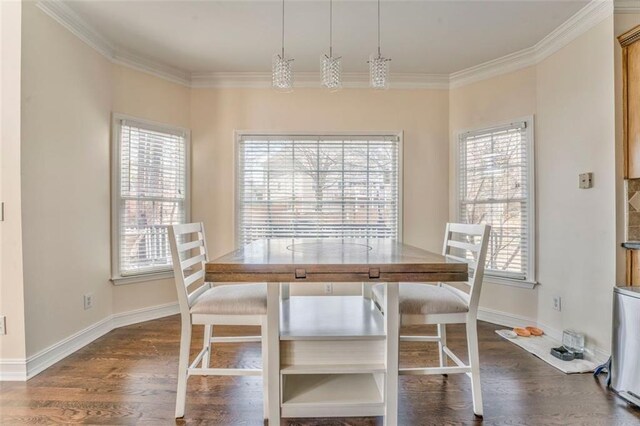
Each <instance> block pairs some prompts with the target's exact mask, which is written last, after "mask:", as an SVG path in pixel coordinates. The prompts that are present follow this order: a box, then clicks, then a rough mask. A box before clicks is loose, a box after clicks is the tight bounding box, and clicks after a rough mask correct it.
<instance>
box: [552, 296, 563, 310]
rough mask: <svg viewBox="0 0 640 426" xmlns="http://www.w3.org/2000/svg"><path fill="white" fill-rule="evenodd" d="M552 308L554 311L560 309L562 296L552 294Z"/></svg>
mask: <svg viewBox="0 0 640 426" xmlns="http://www.w3.org/2000/svg"><path fill="white" fill-rule="evenodd" d="M553 309H555V310H556V311H558V312H559V311H562V297H560V296H553Z"/></svg>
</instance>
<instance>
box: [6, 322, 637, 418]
mask: <svg viewBox="0 0 640 426" xmlns="http://www.w3.org/2000/svg"><path fill="white" fill-rule="evenodd" d="M497 328H499V327H497V326H494V325H491V324H487V323H480V360H481V365H482V386H483V396H484V410H485V416H484V424H491V425H493V424H500V425H503V424H508V425H555V424H557V425H566V424H579V425H627V424H628V425H631V424H636V425H637V424H640V410H638V409H636V408H633V407H630V406H628V405H627V404H626V403H625V402H623V401H622V400H620V399H619V398H617V397H616V396H615V395H613V394H612V393H611V392H610V391H608V390H607V389H606V388H605V386H604V385H603V383H602V382H603V380H604V379H600V380H596V379H594V378H593V377H592V376H591V375H590V374H580V375H565V374H562V373H561V372H559V371H557V370H555V369H554V368H552V367H550V366H548V365H547V364H545V363H544V362H543V361H541V360H539V359H538V358H535V357H534V356H532V355H530V354H528V353H527V352H525V351H523V350H522V349H520V348H518V347H516V346H515V345H512V344H510V343H508V342H506V341H504V340H502V339H501V338H500V337H498V336H497V335H496V334H495V333H494V330H496V329H497ZM448 330H449V333H448V335H449V346H451V347H452V348H453V349H454V350H458V352H459V353H461V354H463V353H464V348H465V340H464V334H463V328H462V327H458V326H450V327H449V328H448ZM196 332H197V334H196V335H197V336H199V339H195V338H194V342H193V347H192V352H193V353H194V354H195V353H196V352H197V350H198V349H199V348H200V342H201V339H202V338H201V332H200V329H199V330H196ZM255 332H256V330H255V329H254V330H251V329H247V328H239V327H235V328H234V327H217V328H216V333H217V334H219V335H230V334H240V333H247V334H252V333H255ZM403 332H404V333H412V332H415V329H408V330H403ZM179 333H180V328H179V317H178V316H173V317H169V318H164V319H161V320H156V321H149V322H146V323H142V324H137V325H133V326H129V327H124V328H120V329H117V330H114V331H112V332H111V333H109V334H107V335H105V336H104V337H102V338H100V339H99V340H97V341H95V342H94V343H92V344H90V345H88V346H87V347H85V348H83V349H82V350H80V351H78V352H76V353H75V354H73V355H71V356H69V357H68V358H66V359H64V360H63V361H61V362H59V363H58V364H56V365H54V366H53V367H51V368H49V369H48V370H46V371H45V372H43V373H41V374H39V375H38V376H36V377H34V378H33V379H31V380H29V381H28V382H27V383H10V382H5V383H0V386H1V389H0V423H1V424H2V425H18V424H64V423H86V424H110V425H128V424H141V425H169V424H175V423H178V424H196V425H199V424H207V425H259V424H262V423H263V421H262V384H261V379H260V378H259V377H192V378H191V379H189V389H188V396H187V412H186V416H185V418H184V419H183V420H179V421H175V420H174V419H173V411H174V404H175V387H176V372H177V357H178V339H179ZM462 358H463V359H466V357H462ZM214 359H215V361H214V362H213V364H214V365H215V366H220V367H222V366H232V365H245V366H259V365H260V364H261V362H260V347H259V344H242V345H241V344H226V345H222V346H218V348H217V349H215V350H214ZM400 360H401V365H403V366H410V365H420V361H422V365H424V362H430V363H435V362H437V358H436V351H435V345H433V344H431V345H429V344H420V343H410V344H404V343H403V344H402V346H401V357H400ZM473 423H480V421H479V420H477V419H476V418H475V417H474V415H473V412H472V409H471V391H470V386H469V381H468V379H466V377H463V376H460V375H458V376H449V377H448V378H444V377H440V376H433V377H420V376H405V377H401V378H400V424H401V425H442V424H473ZM283 424H288V425H332V426H333V425H375V424H382V419H381V418H362V419H353V418H350V419H295V420H292V419H288V420H283Z"/></svg>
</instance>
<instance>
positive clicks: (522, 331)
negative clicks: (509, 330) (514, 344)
mask: <svg viewBox="0 0 640 426" xmlns="http://www.w3.org/2000/svg"><path fill="white" fill-rule="evenodd" d="M513 332H514V333H516V334H517V335H518V336H520V337H530V336H531V332H530V331H529V330H527V329H526V328H524V327H515V328H514V329H513Z"/></svg>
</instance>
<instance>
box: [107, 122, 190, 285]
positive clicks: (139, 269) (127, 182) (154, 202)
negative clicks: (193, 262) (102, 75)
mask: <svg viewBox="0 0 640 426" xmlns="http://www.w3.org/2000/svg"><path fill="white" fill-rule="evenodd" d="M113 133H114V144H113V145H114V155H113V168H112V173H113V186H112V204H113V212H112V222H113V243H112V246H113V247H112V250H113V254H112V257H113V259H112V264H113V271H112V279H113V280H114V282H118V281H123V282H126V281H127V278H129V279H130V278H131V277H140V276H145V275H149V274H157V273H160V272H166V271H170V270H171V251H170V248H169V234H168V227H169V225H172V224H176V223H185V222H187V220H188V219H189V185H188V176H189V175H188V168H189V167H188V158H189V132H188V131H187V130H184V129H180V128H174V127H169V126H164V125H159V124H154V123H149V122H146V121H141V120H137V119H132V118H128V117H123V116H115V117H114V127H113ZM134 280H135V279H134Z"/></svg>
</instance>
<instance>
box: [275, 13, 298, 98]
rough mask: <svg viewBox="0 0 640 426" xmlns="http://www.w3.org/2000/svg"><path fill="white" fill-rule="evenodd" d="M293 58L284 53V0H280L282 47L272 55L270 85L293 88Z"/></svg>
mask: <svg viewBox="0 0 640 426" xmlns="http://www.w3.org/2000/svg"><path fill="white" fill-rule="evenodd" d="M292 62H293V59H287V57H286V56H285V55H284V0H282V48H281V51H280V53H276V54H275V55H273V62H272V85H273V88H274V89H277V90H280V91H283V92H290V91H292V90H293V64H292Z"/></svg>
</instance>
